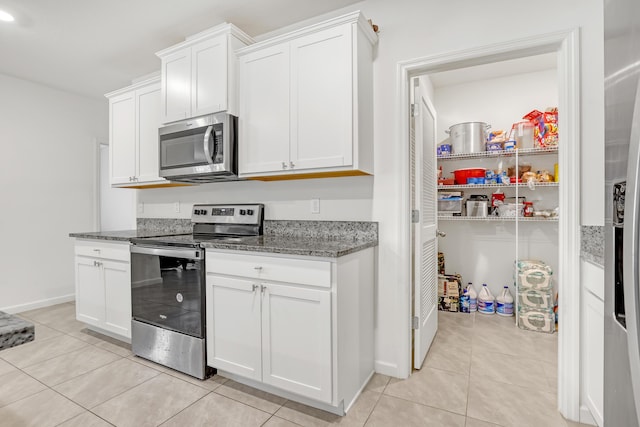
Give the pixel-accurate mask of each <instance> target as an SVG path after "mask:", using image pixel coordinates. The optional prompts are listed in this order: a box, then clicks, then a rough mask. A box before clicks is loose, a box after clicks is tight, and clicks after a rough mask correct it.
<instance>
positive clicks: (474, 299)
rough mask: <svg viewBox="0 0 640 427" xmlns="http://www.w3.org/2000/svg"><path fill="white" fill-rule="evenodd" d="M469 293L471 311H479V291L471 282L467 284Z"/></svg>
mask: <svg viewBox="0 0 640 427" xmlns="http://www.w3.org/2000/svg"><path fill="white" fill-rule="evenodd" d="M467 293H468V294H469V312H470V313H473V312H476V311H478V293H477V292H476V290H475V289H474V287H473V284H472V283H471V282H469V283H468V284H467Z"/></svg>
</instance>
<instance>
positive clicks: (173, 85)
mask: <svg viewBox="0 0 640 427" xmlns="http://www.w3.org/2000/svg"><path fill="white" fill-rule="evenodd" d="M161 74H162V77H161V80H162V90H161V92H162V102H161V106H162V109H161V115H160V117H161V120H162V123H170V122H175V121H177V120H183V119H186V118H187V117H189V115H190V113H191V48H185V49H182V50H179V51H177V52H174V53H172V54H170V55H167V56H165V57H163V58H162V69H161Z"/></svg>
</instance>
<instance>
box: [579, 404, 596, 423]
mask: <svg viewBox="0 0 640 427" xmlns="http://www.w3.org/2000/svg"><path fill="white" fill-rule="evenodd" d="M580 422H581V423H582V424H589V425H592V426H597V425H598V423H596V420H595V419H594V418H593V415H591V411H590V410H589V408H587V407H586V406H585V405H581V406H580Z"/></svg>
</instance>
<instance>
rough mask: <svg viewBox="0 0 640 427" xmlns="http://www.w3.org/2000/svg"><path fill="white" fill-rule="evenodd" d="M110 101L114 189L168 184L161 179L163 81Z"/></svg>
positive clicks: (120, 92)
mask: <svg viewBox="0 0 640 427" xmlns="http://www.w3.org/2000/svg"><path fill="white" fill-rule="evenodd" d="M105 96H106V97H107V98H109V176H110V182H111V185H112V186H114V187H141V186H145V185H158V184H160V185H162V184H167V183H168V181H166V180H165V179H164V178H160V177H159V176H158V127H159V126H160V81H159V79H158V78H157V77H156V78H151V79H148V80H144V81H142V82H139V83H137V84H134V85H132V86H128V87H126V88H124V89H121V90H118V91H115V92H111V93H108V94H106V95H105Z"/></svg>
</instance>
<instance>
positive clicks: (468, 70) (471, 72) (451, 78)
mask: <svg viewBox="0 0 640 427" xmlns="http://www.w3.org/2000/svg"><path fill="white" fill-rule="evenodd" d="M556 61H557V54H556V53H555V52H553V53H545V54H542V55H534V56H525V57H522V58H517V59H510V60H507V61H500V62H490V63H487V64H482V65H475V66H472V67H465V68H456V69H454V70H449V71H442V72H439V73H430V74H429V78H430V79H431V83H432V84H433V86H434V87H435V88H439V87H444V86H452V85H459V84H465V83H470V82H473V81H479V80H489V79H497V78H500V77H505V76H511V75H514V74H525V73H533V72H536V71H545V70H552V69H555V68H556V67H557V62H556Z"/></svg>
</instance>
